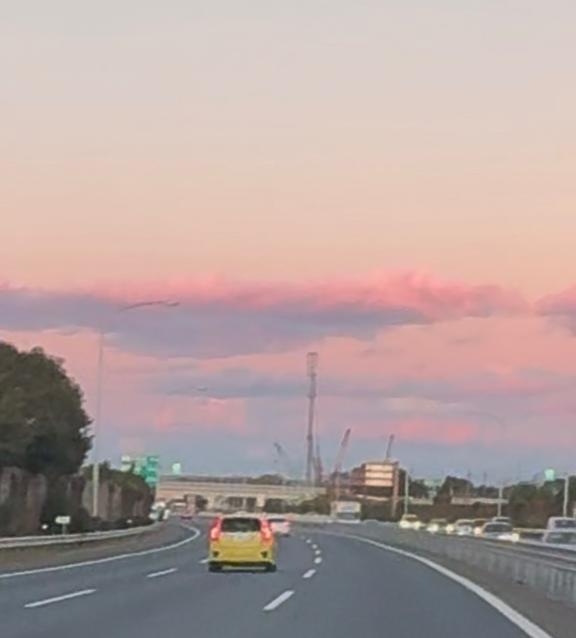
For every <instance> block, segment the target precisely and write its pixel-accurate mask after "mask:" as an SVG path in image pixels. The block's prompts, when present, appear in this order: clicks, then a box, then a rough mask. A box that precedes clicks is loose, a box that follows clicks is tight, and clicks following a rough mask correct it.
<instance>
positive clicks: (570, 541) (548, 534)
mask: <svg viewBox="0 0 576 638" xmlns="http://www.w3.org/2000/svg"><path fill="white" fill-rule="evenodd" d="M542 542H543V543H552V544H554V545H576V530H557V531H550V530H546V531H545V532H544V534H543V536H542Z"/></svg>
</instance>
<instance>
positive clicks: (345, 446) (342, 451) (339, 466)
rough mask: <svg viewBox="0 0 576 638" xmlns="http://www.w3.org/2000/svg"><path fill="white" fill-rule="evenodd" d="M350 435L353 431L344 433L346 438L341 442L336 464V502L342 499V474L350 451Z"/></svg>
mask: <svg viewBox="0 0 576 638" xmlns="http://www.w3.org/2000/svg"><path fill="white" fill-rule="evenodd" d="M350 434H352V429H351V428H347V429H346V432H344V436H343V437H342V441H340V447H339V448H338V454H337V455H336V461H335V463H334V472H333V473H332V477H333V481H334V499H335V500H336V501H337V500H338V499H339V498H340V487H341V483H340V474H341V473H342V463H343V462H344V456H345V454H346V450H347V449H348V443H349V441H350Z"/></svg>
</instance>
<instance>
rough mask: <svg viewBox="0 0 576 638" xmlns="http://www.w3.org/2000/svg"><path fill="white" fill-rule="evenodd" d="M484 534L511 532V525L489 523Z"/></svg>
mask: <svg viewBox="0 0 576 638" xmlns="http://www.w3.org/2000/svg"><path fill="white" fill-rule="evenodd" d="M484 531H485V532H496V533H498V534H500V533H503V532H511V531H512V525H508V523H491V524H490V525H486V527H485V528H484Z"/></svg>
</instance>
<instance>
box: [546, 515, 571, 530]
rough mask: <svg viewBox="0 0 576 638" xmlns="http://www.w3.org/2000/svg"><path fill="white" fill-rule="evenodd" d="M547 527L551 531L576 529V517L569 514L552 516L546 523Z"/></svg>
mask: <svg viewBox="0 0 576 638" xmlns="http://www.w3.org/2000/svg"><path fill="white" fill-rule="evenodd" d="M546 529H547V530H550V531H561V530H567V531H570V530H573V531H576V518H571V517H568V516H551V517H550V518H549V519H548V522H547V523H546Z"/></svg>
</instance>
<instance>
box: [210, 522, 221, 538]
mask: <svg viewBox="0 0 576 638" xmlns="http://www.w3.org/2000/svg"><path fill="white" fill-rule="evenodd" d="M220 532H221V530H220V521H216V522H215V523H214V525H213V526H212V528H211V529H210V540H211V541H218V540H220Z"/></svg>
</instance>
